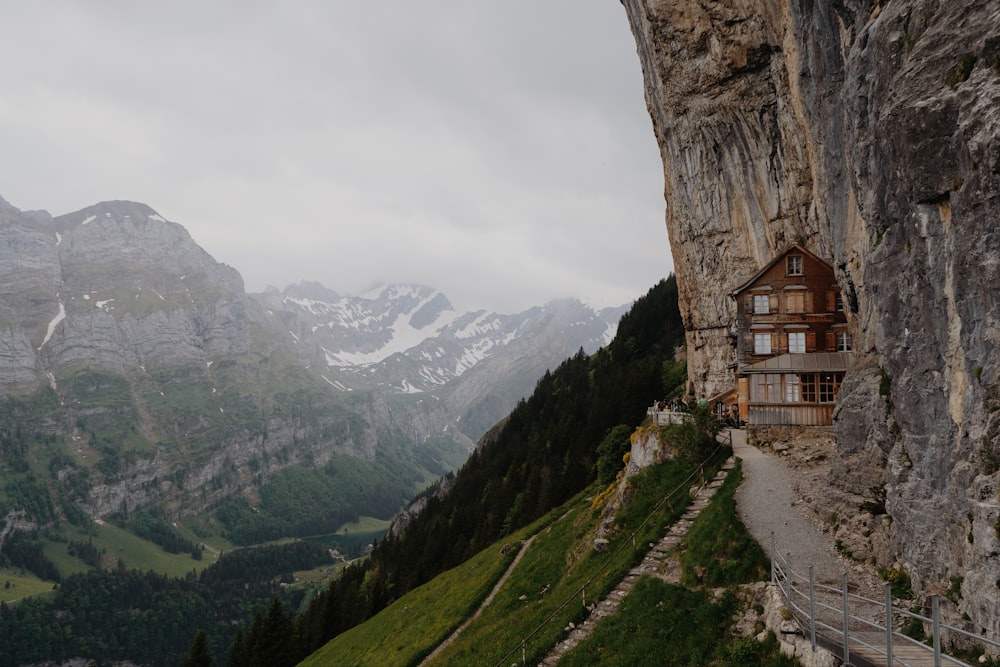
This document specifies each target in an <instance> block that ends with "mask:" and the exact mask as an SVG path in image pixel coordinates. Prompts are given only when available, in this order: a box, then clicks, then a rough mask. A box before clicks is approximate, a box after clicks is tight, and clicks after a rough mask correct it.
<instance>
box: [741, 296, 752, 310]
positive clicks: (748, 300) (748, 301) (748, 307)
mask: <svg viewBox="0 0 1000 667" xmlns="http://www.w3.org/2000/svg"><path fill="white" fill-rule="evenodd" d="M744 308H745V310H744V311H743V312H744V313H752V312H754V309H753V294H749V293H748V294H747V297H746V306H744Z"/></svg>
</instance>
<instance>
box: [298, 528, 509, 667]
mask: <svg viewBox="0 0 1000 667" xmlns="http://www.w3.org/2000/svg"><path fill="white" fill-rule="evenodd" d="M524 537H526V532H522V533H519V534H517V535H513V536H511V538H510V539H511V542H510V544H511V545H512V547H511V548H509V549H507V550H504V549H503V547H502V545H500V544H495V545H493V546H491V547H490V548H489V549H484V550H483V551H481V552H480V553H479V554H477V555H476V556H475V557H473V558H471V559H470V560H468V561H466V562H465V563H463V564H462V565H460V566H459V567H456V568H454V569H452V570H449V571H448V572H445V573H444V574H442V575H440V576H438V577H436V578H435V579H434V580H433V581H430V582H428V583H426V584H424V585H423V586H420V587H419V588H417V589H415V590H413V591H411V592H410V593H408V594H407V595H405V596H403V598H401V599H399V600H397V601H396V602H395V603H393V604H392V605H390V606H389V607H387V608H385V609H383V610H382V611H381V612H380V613H378V614H377V615H376V616H374V617H373V618H372V619H370V620H369V621H368V622H366V623H364V624H362V625H359V626H357V627H355V628H352V629H351V630H348V631H347V632H344V633H342V634H340V635H338V636H337V637H336V638H334V639H333V640H331V641H330V642H329V643H327V644H326V646H324V647H323V648H321V649H320V650H319V651H317V652H315V653H314V654H312V655H311V656H310V657H309V658H307V659H306V660H305V661H303V662H302V663H301V665H302V666H303V667H309V666H310V665H331V664H344V665H378V666H379V667H394V666H397V665H399V666H402V665H412V664H416V663H417V662H419V661H420V660H421V659H422V658H423V657H424V656H426V655H427V654H429V653H430V652H431V651H432V650H433V649H434V648H435V647H436V646H437V645H438V644H439V643H440V642H441V641H443V640H444V639H445V638H447V637H448V635H450V634H451V633H452V632H453V631H454V629H455V628H457V627H458V626H459V625H460V624H461V623H462V622H463V621H464V619H465V618H467V617H468V616H470V615H471V614H472V613H473V611H474V610H475V609H476V608H477V607H478V606H479V604H480V602H481V601H482V600H483V599H484V598H485V597H486V595H488V594H489V591H490V590H491V589H492V588H493V586H494V584H495V583H496V581H497V580H498V579H499V578H500V576H502V574H503V573H504V571H505V570H506V569H507V567H508V565H509V564H510V563H511V561H512V560H513V559H514V558H515V556H516V554H517V551H518V544H517V540H519V539H521V538H524Z"/></svg>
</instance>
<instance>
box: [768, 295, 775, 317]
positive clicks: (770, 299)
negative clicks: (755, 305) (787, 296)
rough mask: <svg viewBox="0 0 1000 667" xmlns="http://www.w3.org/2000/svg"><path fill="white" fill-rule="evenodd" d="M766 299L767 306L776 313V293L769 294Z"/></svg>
mask: <svg viewBox="0 0 1000 667" xmlns="http://www.w3.org/2000/svg"><path fill="white" fill-rule="evenodd" d="M767 301H768V306H769V309H770V311H771V312H772V313H777V312H778V295H777V294H769V295H768V297H767Z"/></svg>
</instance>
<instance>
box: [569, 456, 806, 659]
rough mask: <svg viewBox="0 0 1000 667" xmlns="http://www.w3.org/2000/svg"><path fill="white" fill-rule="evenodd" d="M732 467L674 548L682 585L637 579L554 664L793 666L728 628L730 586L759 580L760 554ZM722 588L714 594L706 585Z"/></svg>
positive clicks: (771, 646)
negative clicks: (740, 510)
mask: <svg viewBox="0 0 1000 667" xmlns="http://www.w3.org/2000/svg"><path fill="white" fill-rule="evenodd" d="M742 479H743V476H742V471H741V468H740V467H739V466H738V467H737V468H736V469H735V470H733V471H732V472H731V473H730V474H729V476H728V477H727V479H726V482H725V483H724V484H723V486H722V487H721V488H720V489H719V491H718V492H717V493H716V494H715V496H714V497H713V498H712V502H711V504H709V506H708V507H706V508H705V510H704V511H702V513H701V514H700V515H699V517H698V519H697V520H696V521H695V523H694V524H693V525H692V526H691V528H690V530H689V531H688V533H687V539H686V540H685V542H686V545H687V548H686V549H685V550H684V551H683V552H682V553H681V568H682V577H681V578H682V581H683V582H684V584H685V586H687V587H685V586H679V585H676V584H666V583H664V582H662V581H660V580H657V579H653V578H646V577H644V578H641V579H640V580H639V581H638V582H636V586H635V588H634V589H633V590H632V591H631V592H630V593H629V595H628V596H627V597H626V598H625V599H624V600H623V601H622V605H621V607H620V608H619V610H618V613H617V614H615V615H614V616H611V617H609V618H607V619H605V620H604V621H602V622H601V623H600V624H599V625H598V626H597V628H596V629H595V631H594V632H593V634H591V636H590V637H588V638H587V640H585V641H584V642H582V643H581V644H580V645H579V646H577V647H576V648H574V649H573V650H572V651H570V652H569V653H567V654H566V655H565V656H564V657H563V659H562V661H560V663H559V664H560V667H562V666H563V665H565V666H567V667H575V666H577V665H580V666H583V665H595V664H600V665H609V666H612V667H615V666H618V665H621V666H622V667H633V666H635V667H641V666H643V665H651V666H652V665H664V664H669V665H691V666H692V667H695V666H701V665H716V666H718V667H738V666H742V665H747V666H749V665H754V666H756V667H792V666H794V665H796V664H797V663H796V662H795V661H794V660H792V659H791V658H787V657H785V656H783V655H782V654H781V653H780V651H779V650H778V646H777V642H776V641H775V640H774V639H773V637H772V638H769V639H768V640H767V641H765V642H763V643H759V642H756V641H753V640H752V639H748V638H735V639H734V638H733V637H732V636H730V634H729V626H730V623H731V621H732V615H733V613H734V612H735V611H736V609H737V607H738V601H737V598H736V596H734V595H733V594H732V593H731V587H732V586H735V585H738V584H741V583H747V582H750V581H755V580H759V579H762V578H763V577H764V576H765V575H766V574H767V557H766V556H765V554H764V551H763V550H762V549H761V547H760V545H758V544H757V543H756V542H755V541H753V538H752V537H750V535H749V533H747V531H746V527H745V526H744V525H743V523H742V522H741V521H740V519H739V516H738V514H737V513H736V505H735V501H734V495H735V493H736V489H737V487H738V486H739V484H740V482H741V481H742ZM716 587H725V588H727V591H726V592H725V593H723V594H722V595H721V596H716V595H715V593H714V592H713V588H716Z"/></svg>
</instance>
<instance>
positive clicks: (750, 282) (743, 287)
mask: <svg viewBox="0 0 1000 667" xmlns="http://www.w3.org/2000/svg"><path fill="white" fill-rule="evenodd" d="M793 250H794V251H796V252H801V253H803V254H805V255H809V256H810V257H812V258H813V259H815V260H816V261H817V262H821V263H823V264H825V265H826V266H830V263H829V262H827V261H826V260H824V259H823V258H822V257H819V256H818V255H816V254H815V253H813V252H810V251H808V250H806V249H805V248H803V247H802V246H800V245H799V244H798V243H793V244H791V245H789V246H788V247H786V248H785V249H784V250H782V251H781V252H779V253H778V254H777V255H775V256H774V258H773V259H772V260H771V261H770V262H768V263H767V264H765V265H764V268H762V269H761V270H760V271H758V272H757V273H755V274H754V275H753V277H751V278H750V279H749V280H747V281H746V282H744V283H743V284H742V285H740V286H739V287H737V288H736V289H734V290H733V291H732V292H730V295H731V296H733V297H736V296H739V294H740V292H743V291H745V290H746V289H747V288H749V287H750V286H751V285H753V284H754V283H755V282H757V279H758V278H760V277H761V276H763V275H764V274H765V273H767V272H768V271H770V270H771V267H773V266H774V265H775V264H777V263H778V262H780V261H781V260H783V259H784V258H785V257H786V256H787V255H788V253H790V252H792V251H793ZM830 270H831V271H832V270H833V267H830Z"/></svg>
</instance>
